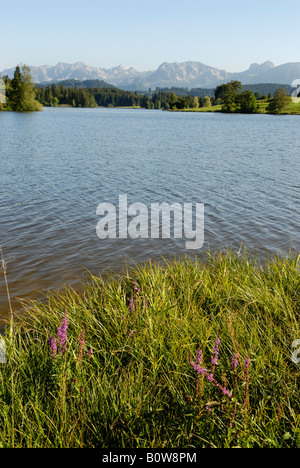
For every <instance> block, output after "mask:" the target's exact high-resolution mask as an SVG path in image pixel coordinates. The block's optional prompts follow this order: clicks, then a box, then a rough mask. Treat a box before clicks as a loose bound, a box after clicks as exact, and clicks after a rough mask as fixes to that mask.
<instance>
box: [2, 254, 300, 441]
mask: <svg viewBox="0 0 300 468" xmlns="http://www.w3.org/2000/svg"><path fill="white" fill-rule="evenodd" d="M89 280H90V281H89V282H87V284H86V287H85V291H84V293H83V294H77V293H76V292H75V291H73V290H72V289H67V290H65V292H64V293H63V294H59V295H58V296H55V295H49V297H48V298H47V301H44V302H31V303H27V304H26V306H25V311H24V312H23V313H22V315H20V316H19V317H18V318H17V319H16V321H15V323H14V330H13V333H12V334H11V335H7V337H6V338H5V340H6V350H7V363H6V364H3V365H1V367H0V425H1V431H0V446H1V447H98V448H117V447H119V448H124V447H126V448H133V447H134V448H142V447H144V448H145V447H146V448H165V447H168V448H169V447H170V448H175V447H176V448H179V447H180V448H187V447H190V448H194V447H299V446H300V414H299V407H300V396H299V376H300V374H299V365H297V364H294V363H293V362H292V360H291V353H292V351H291V344H292V342H293V341H294V340H295V339H297V338H300V330H299V315H300V295H299V292H300V274H299V265H298V260H297V259H295V258H294V257H293V256H292V255H291V256H290V258H287V259H280V258H277V257H276V258H274V259H271V260H270V261H269V262H267V264H266V265H264V268H262V267H261V266H260V264H259V262H258V261H256V259H255V258H251V257H249V256H248V255H247V253H246V252H244V253H243V254H242V255H234V254H233V253H232V252H227V253H220V254H216V255H214V256H209V259H208V261H207V262H205V263H202V262H201V261H200V260H197V259H193V260H189V259H184V260H181V261H174V262H165V264H163V265H159V264H154V263H151V262H150V263H149V264H147V265H144V266H140V267H138V268H137V269H136V270H135V271H134V272H132V273H130V274H128V275H127V276H126V275H125V276H122V277H121V278H117V279H116V278H113V277H112V278H110V279H109V281H104V279H102V278H96V277H93V276H92V277H91V278H89ZM57 332H59V333H57ZM64 334H65V335H64ZM50 337H51V340H50ZM63 337H64V338H65V341H64V343H65V345H63V343H62V342H61V340H63ZM49 340H50V341H49ZM53 343H55V344H56V347H55V346H54V345H53ZM200 369H201V370H200ZM204 370H205V372H204ZM224 388H226V389H227V390H228V394H226V393H225V392H223V391H222V389H224Z"/></svg>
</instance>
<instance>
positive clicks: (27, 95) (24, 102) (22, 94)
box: [5, 65, 42, 112]
mask: <svg viewBox="0 0 300 468" xmlns="http://www.w3.org/2000/svg"><path fill="white" fill-rule="evenodd" d="M5 84H6V96H7V105H6V108H7V109H8V110H12V111H17V112H35V111H39V110H41V109H42V106H41V105H40V104H39V103H38V102H37V101H36V92H35V87H34V84H33V82H32V79H31V75H30V69H29V67H27V66H26V65H24V66H23V68H22V71H21V69H20V67H19V66H17V67H16V70H15V73H14V77H13V79H12V80H10V79H9V78H7V77H6V78H5Z"/></svg>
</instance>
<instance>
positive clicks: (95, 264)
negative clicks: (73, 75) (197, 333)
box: [0, 109, 300, 316]
mask: <svg viewBox="0 0 300 468" xmlns="http://www.w3.org/2000/svg"><path fill="white" fill-rule="evenodd" d="M0 125H1V127H0V128H1V139H0V157H1V172H0V244H1V245H2V247H3V250H4V254H5V257H6V258H10V257H14V260H12V261H11V262H10V263H9V264H8V280H9V284H10V291H11V295H12V297H13V298H16V297H38V296H39V295H40V292H44V291H46V290H48V289H55V288H59V287H61V286H62V285H64V284H73V285H74V286H78V285H79V283H80V280H81V278H82V275H83V274H84V272H85V269H87V270H89V271H91V272H92V273H94V274H98V273H104V272H107V271H109V270H112V271H117V272H118V271H120V270H122V268H123V267H124V266H125V265H126V264H128V265H132V264H134V263H139V262H144V261H147V260H148V259H149V258H152V259H159V258H160V257H161V255H163V256H167V257H170V256H171V257H172V256H174V255H180V254H189V252H188V251H186V250H185V240H184V239H171V240H155V239H152V240H151V239H149V240H147V239H139V240H132V239H123V240H121V239H107V240H102V241H101V240H100V239H99V238H98V237H97V235H96V224H97V222H98V221H99V217H98V216H97V215H96V209H97V206H98V205H99V204H100V203H102V202H110V203H113V204H115V205H116V206H117V204H118V198H119V195H120V194H127V195H128V203H129V204H132V203H134V202H141V203H144V204H146V205H147V206H150V204H151V203H156V202H159V203H161V202H167V203H175V202H179V203H181V204H183V203H185V202H191V203H204V204H205V243H204V247H203V249H202V251H201V252H204V251H205V250H207V249H208V248H210V249H211V250H214V249H220V248H223V247H226V246H231V247H232V248H233V249H234V250H238V249H239V247H240V246H241V244H242V243H243V244H244V245H245V246H247V247H248V248H249V249H250V250H259V252H260V253H261V254H262V255H264V254H266V253H268V252H270V253H277V252H279V253H281V252H282V253H286V252H287V251H288V250H289V249H290V247H291V244H292V246H293V249H295V251H299V250H300V248H299V247H300V242H299V224H300V219H299V197H300V189H299V187H300V176H299V173H300V162H299V150H300V136H299V134H300V132H299V130H300V119H299V117H298V116H283V117H274V116H268V115H266V116H265V115H253V116H250V115H249V116H247V115H222V114H202V113H169V112H160V111H149V110H125V109H122V110H120V109H45V111H44V112H42V113H34V114H17V113H0ZM201 252H200V253H201ZM37 291H38V292H37ZM6 312H7V299H6V295H5V285H4V279H3V276H0V315H1V316H4V315H5V314H6Z"/></svg>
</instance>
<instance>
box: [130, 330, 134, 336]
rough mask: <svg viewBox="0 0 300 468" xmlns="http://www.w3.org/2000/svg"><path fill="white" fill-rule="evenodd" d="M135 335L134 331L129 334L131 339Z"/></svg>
mask: <svg viewBox="0 0 300 468" xmlns="http://www.w3.org/2000/svg"><path fill="white" fill-rule="evenodd" d="M133 334H134V330H131V332H130V334H129V338H132V337H133Z"/></svg>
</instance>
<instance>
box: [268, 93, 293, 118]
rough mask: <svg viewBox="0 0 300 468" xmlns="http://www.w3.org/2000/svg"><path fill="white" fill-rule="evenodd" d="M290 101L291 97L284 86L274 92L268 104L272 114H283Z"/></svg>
mask: <svg viewBox="0 0 300 468" xmlns="http://www.w3.org/2000/svg"><path fill="white" fill-rule="evenodd" d="M289 103H290V98H289V96H288V95H287V93H286V91H285V89H284V88H279V89H278V90H277V91H276V93H275V94H274V97H273V99H271V102H270V104H269V106H268V109H267V110H268V112H270V114H281V113H282V112H283V111H284V109H285V108H286V106H287V105H288V104H289Z"/></svg>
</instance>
